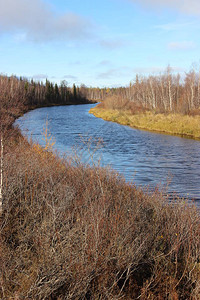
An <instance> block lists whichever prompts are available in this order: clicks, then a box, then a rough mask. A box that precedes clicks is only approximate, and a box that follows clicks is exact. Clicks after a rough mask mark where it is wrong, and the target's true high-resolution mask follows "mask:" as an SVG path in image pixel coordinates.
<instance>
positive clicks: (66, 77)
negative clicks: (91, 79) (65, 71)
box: [63, 75, 78, 81]
mask: <svg viewBox="0 0 200 300" xmlns="http://www.w3.org/2000/svg"><path fill="white" fill-rule="evenodd" d="M63 79H70V80H75V81H77V80H78V78H77V77H76V76H73V75H65V76H63Z"/></svg>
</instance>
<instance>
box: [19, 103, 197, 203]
mask: <svg viewBox="0 0 200 300" xmlns="http://www.w3.org/2000/svg"><path fill="white" fill-rule="evenodd" d="M94 106H95V104H87V105H71V106H56V107H48V108H39V109H35V110H33V111H30V112H28V113H26V114H25V115H24V116H23V117H21V118H19V119H18V120H17V121H16V122H15V125H17V126H19V128H20V129H21V131H22V133H23V134H24V135H26V136H27V137H28V138H30V137H32V139H33V141H37V142H38V143H40V144H43V140H42V134H41V132H43V128H44V127H45V124H46V120H47V119H48V123H49V130H50V133H51V135H52V136H53V137H54V138H55V141H56V143H55V146H54V147H55V149H56V150H58V152H59V153H60V155H63V154H67V155H68V154H73V153H74V152H76V153H78V155H80V156H81V159H82V161H83V162H85V163H91V161H97V160H99V161H100V164H101V165H102V166H107V165H110V166H111V167H112V168H113V169H115V170H117V171H118V172H119V173H120V174H123V175H124V176H125V178H126V180H127V181H133V182H134V183H135V184H136V185H140V186H149V187H150V188H152V187H155V186H157V185H166V182H168V192H169V193H170V194H171V193H172V192H176V193H178V194H179V195H180V196H181V197H185V198H190V199H194V200H195V202H197V205H198V206H199V205H200V151H199V150H200V142H199V141H195V140H192V139H187V138H182V137H177V136H170V135H164V134H159V133H152V132H148V131H143V130H138V129H133V128H130V127H128V126H123V125H119V124H117V123H112V122H108V121H104V120H102V119H98V118H96V117H94V116H93V115H91V114H89V110H90V108H91V107H94Z"/></svg>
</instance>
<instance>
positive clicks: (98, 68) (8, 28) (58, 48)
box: [0, 0, 200, 87]
mask: <svg viewBox="0 0 200 300" xmlns="http://www.w3.org/2000/svg"><path fill="white" fill-rule="evenodd" d="M199 32H200V1H199V0H93V1H91V0H84V1H83V0H82V1H81V0H70V1H69V0H34V1H32V0H0V73H3V74H7V75H11V74H15V75H17V76H25V77H28V78H34V79H35V80H45V78H48V79H49V80H51V81H54V82H58V83H60V81H62V80H66V81H67V82H68V84H69V85H72V84H73V83H76V84H82V83H83V84H86V85H87V86H100V87H104V86H121V85H128V84H129V82H130V81H132V80H134V77H135V75H136V73H139V74H143V75H146V74H151V73H156V72H157V73H159V72H162V71H163V70H164V69H165V68H166V67H167V65H169V64H170V66H171V67H172V68H173V69H174V71H175V72H180V73H182V74H184V71H189V70H190V68H191V66H192V64H194V63H195V67H196V68H197V69H198V68H199V66H200V35H199Z"/></svg>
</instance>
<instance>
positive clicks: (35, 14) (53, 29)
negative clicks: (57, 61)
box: [0, 0, 91, 42]
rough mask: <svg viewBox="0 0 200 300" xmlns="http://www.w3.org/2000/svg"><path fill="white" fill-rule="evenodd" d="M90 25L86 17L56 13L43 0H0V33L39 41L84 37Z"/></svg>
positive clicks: (86, 35)
mask: <svg viewBox="0 0 200 300" xmlns="http://www.w3.org/2000/svg"><path fill="white" fill-rule="evenodd" d="M90 28H91V24H90V22H89V21H88V20H86V19H84V18H82V17H81V16H79V15H76V14H73V13H71V12H68V13H67V12H65V13H63V14H62V15H60V14H57V13H56V12H55V11H53V9H52V7H51V6H50V5H48V4H47V3H45V2H43V0H34V1H30V0H6V1H5V0H0V33H1V32H2V33H4V32H10V33H14V34H18V37H23V36H25V37H26V39H30V40H33V41H37V42H39V41H49V40H59V39H80V38H86V37H88V36H89V35H90Z"/></svg>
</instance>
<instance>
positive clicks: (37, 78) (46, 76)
mask: <svg viewBox="0 0 200 300" xmlns="http://www.w3.org/2000/svg"><path fill="white" fill-rule="evenodd" d="M31 78H33V79H35V80H42V79H46V78H48V75H47V74H35V75H33V76H32V77H31Z"/></svg>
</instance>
